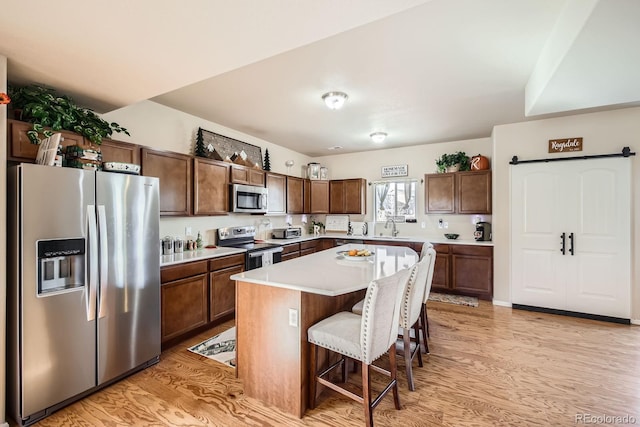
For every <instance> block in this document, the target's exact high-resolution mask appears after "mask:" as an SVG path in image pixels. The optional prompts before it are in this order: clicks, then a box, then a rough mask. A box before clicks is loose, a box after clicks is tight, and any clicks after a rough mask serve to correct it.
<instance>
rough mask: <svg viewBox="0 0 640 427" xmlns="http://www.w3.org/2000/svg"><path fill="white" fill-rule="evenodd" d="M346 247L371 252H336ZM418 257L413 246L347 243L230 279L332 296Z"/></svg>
mask: <svg viewBox="0 0 640 427" xmlns="http://www.w3.org/2000/svg"><path fill="white" fill-rule="evenodd" d="M312 238H313V237H312ZM291 240H293V239H291ZM307 240H308V239H307ZM350 248H354V249H363V248H365V249H368V250H370V251H372V252H374V255H373V256H371V257H369V258H365V259H346V258H344V257H342V256H339V255H338V252H340V251H345V250H349V249H350ZM418 259H419V255H418V254H417V253H416V252H415V251H414V250H413V249H411V248H407V247H403V246H382V245H360V244H349V245H344V246H339V247H336V248H332V249H327V250H325V251H321V252H316V253H313V254H310V255H307V256H304V257H300V258H294V259H292V260H289V261H285V262H281V263H278V264H273V265H270V266H268V267H263V268H259V269H256V270H249V271H245V272H242V273H238V274H234V275H233V276H231V279H232V280H238V281H242V282H248V283H255V284H258V285H266V286H274V287H278V288H286V289H293V290H297V291H302V292H308V293H313V294H319V295H327V296H336V295H342V294H346V293H349V292H353V291H357V290H360V289H366V288H367V286H368V285H369V282H371V281H372V280H375V279H379V278H381V277H387V276H390V275H392V274H394V273H396V272H397V271H399V270H401V269H403V268H408V267H411V266H412V265H414V264H415V263H416V262H418Z"/></svg>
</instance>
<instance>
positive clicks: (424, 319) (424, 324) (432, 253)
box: [416, 243, 437, 353]
mask: <svg viewBox="0 0 640 427" xmlns="http://www.w3.org/2000/svg"><path fill="white" fill-rule="evenodd" d="M425 248H426V250H425ZM436 255H437V254H436V250H435V249H434V247H433V245H432V244H431V243H429V244H428V245H427V244H426V243H425V244H424V245H423V246H422V252H421V253H420V260H424V259H425V258H427V257H428V258H429V260H430V262H429V273H428V275H427V283H426V286H425V289H424V298H423V300H422V308H421V310H420V322H419V326H418V329H419V330H422V337H423V339H424V352H425V353H429V343H428V338H429V318H428V316H427V301H428V300H429V294H430V293H431V282H433V272H434V270H435V267H436ZM416 333H418V331H416ZM418 335H419V334H418Z"/></svg>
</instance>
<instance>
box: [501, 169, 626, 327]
mask: <svg viewBox="0 0 640 427" xmlns="http://www.w3.org/2000/svg"><path fill="white" fill-rule="evenodd" d="M630 188H631V164H630V161H629V160H628V159H621V158H602V159H591V160H572V161H565V162H549V163H527V164H521V165H515V166H512V169H511V239H512V241H511V251H512V254H511V255H512V269H511V285H512V303H513V304H521V305H530V306H536V307H545V308H552V309H559V310H566V311H572V312H578V313H587V314H595V315H601V316H610V317H617V318H623V319H629V318H630V316H631V304H630V298H631V246H630V245H631V190H630ZM563 247H564V253H563V251H562V250H563Z"/></svg>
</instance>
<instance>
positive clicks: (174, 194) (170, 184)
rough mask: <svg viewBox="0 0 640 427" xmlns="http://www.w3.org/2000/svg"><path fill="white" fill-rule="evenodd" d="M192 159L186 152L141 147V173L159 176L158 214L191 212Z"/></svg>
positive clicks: (187, 213)
mask: <svg viewBox="0 0 640 427" xmlns="http://www.w3.org/2000/svg"><path fill="white" fill-rule="evenodd" d="M192 159H193V157H192V156H189V155H186V154H179V153H172V152H170V151H158V150H151V149H149V148H143V149H142V175H144V176H155V177H158V178H160V215H167V216H169V215H174V216H188V215H190V214H191V210H192V206H191V189H192V188H191V187H192V181H191V174H192V167H193V162H192Z"/></svg>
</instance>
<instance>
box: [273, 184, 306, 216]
mask: <svg viewBox="0 0 640 427" xmlns="http://www.w3.org/2000/svg"><path fill="white" fill-rule="evenodd" d="M269 191H271V190H269ZM304 212H306V211H305V210H304V184H303V179H302V178H297V177H295V176H287V213H290V214H301V213H304Z"/></svg>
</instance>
